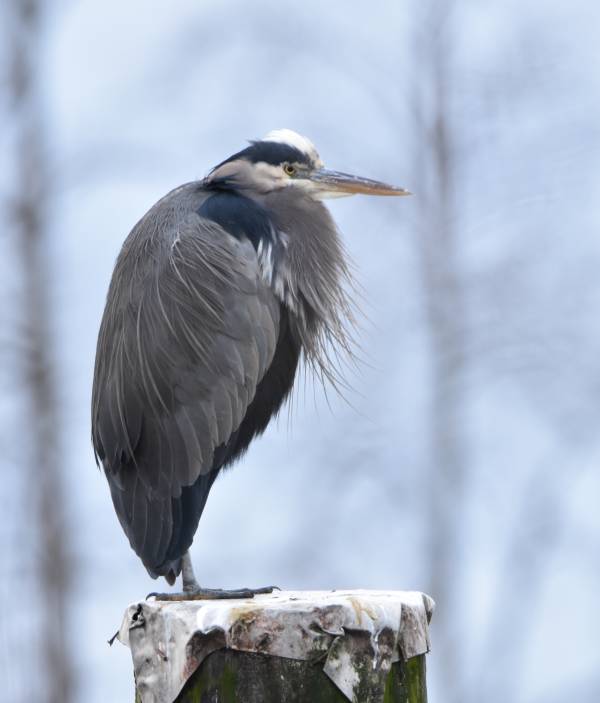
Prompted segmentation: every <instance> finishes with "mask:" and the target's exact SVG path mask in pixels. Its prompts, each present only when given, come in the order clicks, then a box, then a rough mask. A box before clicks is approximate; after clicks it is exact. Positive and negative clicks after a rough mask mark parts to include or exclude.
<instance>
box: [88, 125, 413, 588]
mask: <svg viewBox="0 0 600 703" xmlns="http://www.w3.org/2000/svg"><path fill="white" fill-rule="evenodd" d="M355 193H366V194H370V195H406V194H407V191H405V190H403V189H402V188H396V187H394V186H390V185H387V184H385V183H380V182H378V181H372V180H369V179H366V178H358V177H355V176H350V175H347V174H344V173H338V172H336V171H329V170H326V169H325V168H324V167H323V162H322V161H321V159H320V158H319V155H318V153H317V151H316V149H315V147H314V146H313V144H312V143H311V142H310V141H309V140H308V139H306V138H305V137H302V136H300V135H299V134H296V133H295V132H292V131H291V130H287V129H282V130H277V131H274V132H270V133H269V134H268V135H267V136H266V137H265V138H264V139H262V140H260V141H255V142H251V143H250V146H248V147H247V148H245V149H243V150H242V151H239V152H238V153H236V154H234V155H233V156H230V157H229V158H228V159H226V160H225V161H223V162H222V163H220V164H219V165H218V166H216V167H215V168H214V169H213V170H212V171H211V172H210V173H209V175H208V176H207V177H206V178H204V179H203V180H201V181H195V182H192V183H187V184H186V185H182V186H180V187H179V188H176V189H175V190H173V191H171V192H170V193H168V194H167V195H166V196H165V197H164V198H162V199H161V200H159V201H158V202H157V203H156V204H155V205H154V206H153V207H152V208H151V209H150V210H149V211H148V212H147V213H146V214H145V215H144V217H142V219H141V220H140V221H139V222H138V223H137V225H136V226H135V227H134V228H133V230H132V231H131V233H130V235H129V236H128V237H127V239H126V241H125V243H124V245H123V248H122V250H121V253H120V254H119V257H118V259H117V263H116V266H115V270H114V273H113V276H112V280H111V283H110V288H109V291H108V297H107V301H106V308H105V310H104V315H103V318H102V323H101V326H100V333H99V336H98V347H97V351H96V365H95V370H94V388H93V397H92V440H93V444H94V450H95V454H96V460H97V461H98V460H100V461H101V462H102V465H103V467H104V471H105V474H106V478H107V479H108V483H109V486H110V492H111V495H112V500H113V503H114V506H115V510H116V512H117V515H118V517H119V521H120V522H121V526H122V527H123V529H124V530H125V533H126V535H127V537H128V538H129V542H130V544H131V547H132V548H133V549H134V550H135V552H136V554H137V555H138V556H139V557H140V558H141V560H142V562H143V564H144V566H145V567H146V569H147V570H148V572H149V573H150V575H151V576H152V577H154V578H156V577H158V576H164V577H165V578H166V579H167V581H168V582H169V584H171V585H172V584H173V583H174V582H175V579H176V578H177V576H178V575H179V573H181V572H183V592H184V594H186V597H192V596H196V597H240V596H251V595H252V594H253V593H256V592H265V591H269V590H270V589H268V588H267V589H254V590H253V589H241V590H237V591H222V590H220V589H203V588H200V586H199V585H198V583H197V581H196V579H195V577H194V573H193V569H192V565H191V561H190V557H189V553H188V549H189V548H190V546H191V544H192V540H193V537H194V533H195V532H196V528H197V526H198V522H199V520H200V516H201V514H202V510H203V508H204V505H205V503H206V499H207V497H208V493H209V491H210V488H211V486H212V484H213V482H214V480H215V478H216V477H217V475H218V473H219V471H220V470H221V469H222V468H223V467H225V466H227V465H228V464H231V463H232V462H234V461H235V460H236V459H237V458H239V457H240V456H241V455H242V454H243V453H244V452H245V451H246V449H247V448H248V445H249V444H250V442H251V440H252V439H253V438H254V437H255V436H257V435H259V434H261V433H262V432H263V431H264V430H265V428H266V427H267V424H268V423H269V420H270V419H271V418H272V417H273V416H274V415H276V414H277V413H278V411H279V409H280V408H281V406H282V404H283V402H284V401H285V399H286V398H287V396H288V395H289V393H290V391H291V388H292V384H293V382H294V377H295V375H296V370H297V367H298V362H299V358H300V356H301V355H302V354H303V355H304V356H305V358H306V359H307V360H308V361H309V363H312V364H313V366H314V367H315V368H316V369H318V370H320V371H321V372H322V373H324V374H325V375H326V376H327V375H330V374H331V368H330V365H329V363H330V362H329V359H328V351H327V350H328V348H329V346H330V344H331V343H333V344H341V345H345V344H346V338H345V332H344V319H345V317H346V315H347V313H348V309H349V305H348V299H347V297H346V296H347V294H346V291H345V285H344V279H346V278H347V276H348V270H347V263H346V258H345V255H344V250H343V247H342V244H341V241H340V238H339V235H338V231H337V229H336V226H335V223H334V222H333V220H332V218H331V215H330V214H329V211H328V210H327V209H326V208H325V207H324V205H323V204H322V202H321V201H322V200H323V199H324V198H334V197H340V196H345V195H353V194H355Z"/></svg>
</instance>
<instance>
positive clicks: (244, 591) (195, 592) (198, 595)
mask: <svg viewBox="0 0 600 703" xmlns="http://www.w3.org/2000/svg"><path fill="white" fill-rule="evenodd" d="M274 590H277V591H279V590H281V589H279V588H278V587H277V586H265V587H263V588H237V589H234V590H230V591H229V590H225V589H223V588H202V587H201V586H198V587H195V588H190V589H187V590H184V591H183V593H149V594H148V595H147V596H146V599H148V598H154V599H155V600H162V601H184V600H225V599H232V598H254V596H258V595H261V594H263V593H273V591H274Z"/></svg>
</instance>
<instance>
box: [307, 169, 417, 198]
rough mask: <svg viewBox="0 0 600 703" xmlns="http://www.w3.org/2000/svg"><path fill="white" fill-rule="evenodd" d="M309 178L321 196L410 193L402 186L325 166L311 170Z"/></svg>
mask: <svg viewBox="0 0 600 703" xmlns="http://www.w3.org/2000/svg"><path fill="white" fill-rule="evenodd" d="M309 178H310V180H311V182H312V183H313V184H314V186H315V190H316V192H317V193H318V194H319V195H320V196H321V197H322V198H340V197H343V196H345V195H357V194H358V193H364V194H365V195H410V192H409V191H408V190H405V189H404V188H398V187H397V186H391V185H388V184H387V183H381V182H380V181H372V180H371V179H370V178H361V177H360V176H351V175H350V174H349V173H340V172H339V171H330V170H329V169H326V168H321V169H319V170H318V171H313V173H311V174H310V176H309Z"/></svg>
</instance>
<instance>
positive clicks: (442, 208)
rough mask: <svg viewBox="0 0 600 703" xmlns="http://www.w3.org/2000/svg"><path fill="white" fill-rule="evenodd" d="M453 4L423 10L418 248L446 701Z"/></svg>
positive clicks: (453, 671)
mask: <svg viewBox="0 0 600 703" xmlns="http://www.w3.org/2000/svg"><path fill="white" fill-rule="evenodd" d="M452 11H453V3H449V2H439V1H438V0H431V2H429V3H427V5H426V6H425V7H424V8H423V9H422V11H421V12H420V13H418V16H419V19H420V21H419V22H418V27H417V30H416V37H417V47H416V51H415V61H416V64H417V65H416V67H415V72H414V75H415V81H416V84H415V89H416V90H415V92H416V98H415V108H416V112H415V115H416V123H417V124H416V128H417V135H418V138H417V139H416V140H415V143H416V145H417V149H418V153H416V154H415V162H416V164H415V166H416V173H417V183H418V186H417V193H416V197H417V199H418V202H419V204H420V206H421V208H420V214H419V222H420V226H419V227H418V247H419V253H420V261H421V278H422V283H423V291H424V300H425V307H426V323H427V328H428V335H429V341H430V349H431V399H430V424H429V427H430V435H429V447H428V449H429V471H428V474H427V484H426V491H427V503H426V504H427V505H428V511H427V513H426V519H427V530H428V560H429V583H428V584H427V586H426V587H427V589H428V592H429V593H431V595H432V596H433V598H434V599H435V600H436V602H437V604H438V608H437V614H436V622H435V625H434V630H435V633H436V634H435V643H436V652H437V656H436V660H435V661H436V666H437V667H438V670H439V672H440V674H441V682H440V683H441V686H442V688H443V691H444V701H445V703H451V701H453V700H458V698H459V696H460V690H461V682H460V676H461V666H460V662H459V661H458V660H457V656H456V654H457V648H456V646H455V642H456V639H457V633H456V632H453V623H456V617H455V615H453V607H452V598H453V590H454V588H455V586H456V583H457V581H458V570H457V568H456V566H457V562H458V560H459V553H458V552H459V549H458V541H459V528H460V525H461V523H462V519H463V516H464V510H463V507H464V484H465V472H466V462H467V451H466V447H465V440H464V436H463V417H462V415H463V406H464V377H465V364H466V355H465V349H466V344H467V340H466V314H467V311H466V306H465V299H464V290H463V283H462V280H461V265H460V262H459V255H458V243H457V228H456V211H455V202H456V193H455V183H456V171H457V164H456V162H455V152H454V149H453V126H452V114H451V111H452V106H451V101H450V91H451V88H452V72H451V65H452V59H453V55H452V36H451V31H452V22H451V21H452V17H451V15H452Z"/></svg>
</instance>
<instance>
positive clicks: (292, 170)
mask: <svg viewBox="0 0 600 703" xmlns="http://www.w3.org/2000/svg"><path fill="white" fill-rule="evenodd" d="M283 170H284V171H285V172H286V173H287V175H288V176H293V175H294V174H295V173H296V167H295V166H292V164H285V166H284V167H283Z"/></svg>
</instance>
